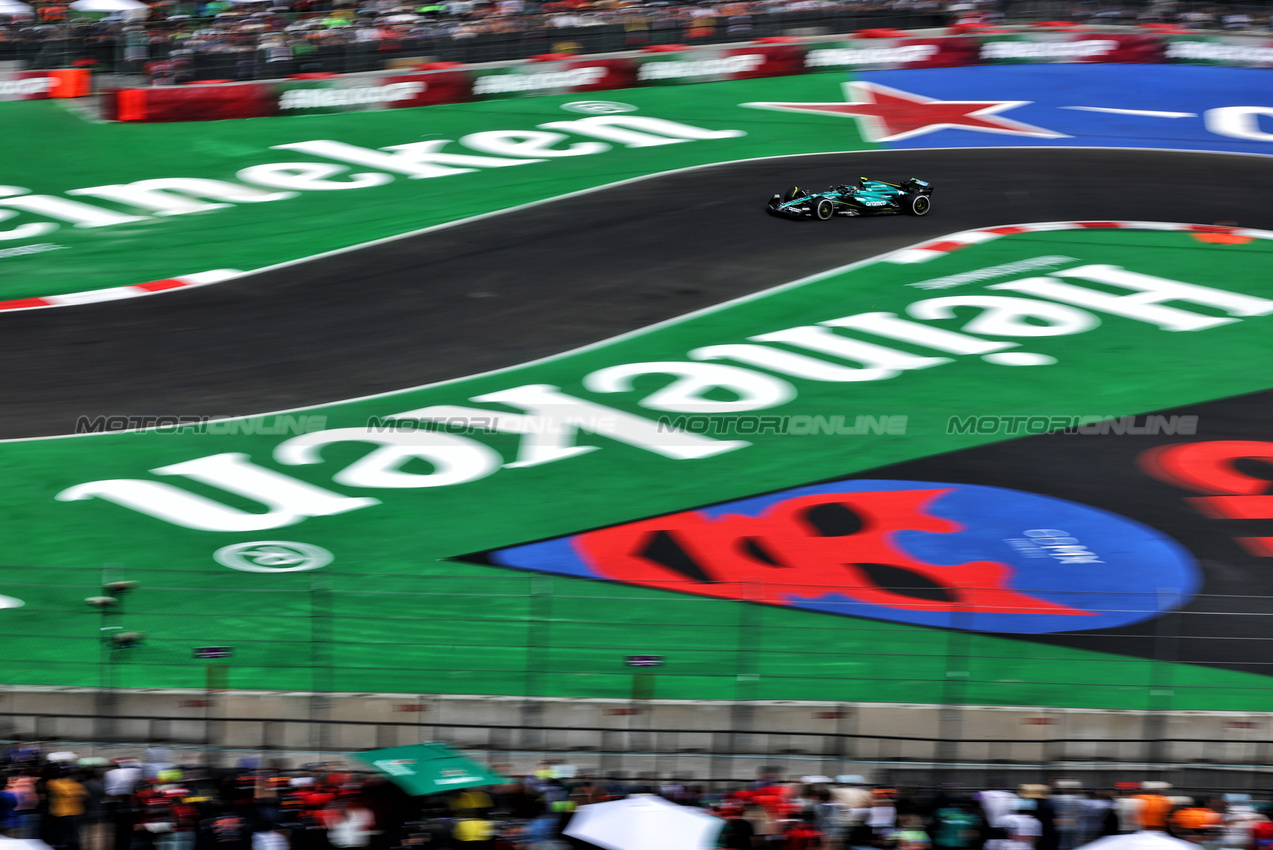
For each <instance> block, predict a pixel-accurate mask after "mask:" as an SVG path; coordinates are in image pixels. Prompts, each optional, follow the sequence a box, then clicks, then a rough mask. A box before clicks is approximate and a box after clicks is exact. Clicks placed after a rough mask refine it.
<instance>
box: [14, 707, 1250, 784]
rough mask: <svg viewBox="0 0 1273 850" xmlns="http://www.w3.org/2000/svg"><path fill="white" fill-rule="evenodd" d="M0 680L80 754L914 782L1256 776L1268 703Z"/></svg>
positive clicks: (22, 725)
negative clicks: (750, 697)
mask: <svg viewBox="0 0 1273 850" xmlns="http://www.w3.org/2000/svg"><path fill="white" fill-rule="evenodd" d="M0 696H2V698H0V740H9V741H41V742H44V743H46V744H49V745H55V746H56V747H57V748H59V749H64V748H66V747H70V748H71V749H74V750H75V751H76V752H78V753H79V754H80V755H82V756H84V755H107V756H111V755H118V754H120V752H121V751H122V750H128V749H129V748H130V747H131V748H138V747H144V746H150V745H155V744H164V745H169V746H173V747H176V748H178V749H180V750H182V751H183V752H184V753H185V755H184V759H185V760H187V761H212V762H214V763H216V762H225V761H227V760H229V761H233V760H235V759H237V758H242V757H245V756H256V757H266V758H268V757H275V756H279V755H287V756H289V757H290V758H291V759H293V760H299V761H332V760H339V759H341V758H342V757H343V754H345V753H349V752H355V751H360V750H368V749H377V748H381V747H391V746H399V745H403V744H410V743H415V742H419V741H428V740H443V741H447V742H448V743H451V744H453V745H455V746H457V747H460V748H463V749H466V750H469V751H471V752H475V753H481V754H483V757H484V758H486V759H487V760H489V761H491V762H497V763H505V764H509V765H510V766H511V767H512V769H515V770H517V771H519V772H525V771H529V770H530V769H532V768H533V767H535V766H536V765H538V764H540V763H541V762H543V761H544V760H553V761H559V762H564V763H570V764H573V765H576V766H577V767H578V768H579V770H581V771H582V772H585V773H592V774H605V773H611V772H613V771H623V772H626V773H628V774H629V775H636V774H656V775H659V776H664V777H680V778H692V779H700V780H712V781H725V782H739V781H746V780H748V779H750V778H752V777H753V776H754V775H755V773H756V770H757V768H758V767H760V766H762V765H775V766H778V767H780V768H782V770H783V771H784V772H786V773H788V774H792V775H807V774H826V775H831V776H835V775H840V774H863V775H871V776H873V777H874V778H875V779H876V781H895V780H896V779H897V778H898V777H899V776H909V777H911V780H912V781H915V782H917V783H920V784H923V783H925V782H928V781H935V780H939V779H941V778H943V777H947V778H949V776H950V775H954V774H957V775H959V776H960V777H961V779H962V781H964V782H967V783H969V784H982V785H988V786H990V785H995V784H1001V783H1006V782H1007V781H1008V780H1009V779H1010V778H1012V777H1016V778H1017V779H1013V780H1012V781H1018V780H1020V781H1029V779H1030V778H1032V777H1035V776H1039V775H1044V774H1046V775H1051V776H1055V775H1069V776H1078V777H1081V778H1083V779H1084V781H1085V782H1086V783H1087V784H1088V785H1089V787H1098V786H1101V785H1106V786H1108V785H1109V784H1111V783H1112V781H1113V780H1114V779H1116V778H1121V779H1126V778H1129V777H1130V778H1146V777H1150V776H1152V777H1156V778H1166V779H1168V781H1172V782H1173V784H1175V785H1176V786H1177V787H1179V788H1187V787H1193V788H1204V789H1216V788H1223V789H1228V790H1248V791H1249V790H1260V789H1264V788H1266V787H1270V785H1269V783H1271V782H1273V767H1270V762H1271V761H1273V714H1269V713H1261V714H1246V713H1236V712H1140V711H1121V712H1111V711H1092V710H1077V709H1058V708H1037V707H1003V706H999V707H994V706H961V707H958V708H954V707H950V706H935V705H905V706H900V705H889V704H869V703H831V702H807V701H806V702H796V701H792V702H769V703H743V702H715V701H675V700H641V699H633V700H575V699H526V698H523V697H490V696H442V695H415V694H314V693H299V692H295V693H268V692H230V691H226V692H217V691H157V692H156V691H129V692H115V693H113V694H109V695H106V694H103V692H101V691H97V690H93V689H17V688H15V689H9V690H7V691H6V692H4V693H3V694H2V695H0ZM104 697H108V698H106V699H104ZM903 709H904V710H903Z"/></svg>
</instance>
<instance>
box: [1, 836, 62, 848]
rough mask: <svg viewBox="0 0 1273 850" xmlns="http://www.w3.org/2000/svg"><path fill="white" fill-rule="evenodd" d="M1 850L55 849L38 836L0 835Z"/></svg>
mask: <svg viewBox="0 0 1273 850" xmlns="http://www.w3.org/2000/svg"><path fill="white" fill-rule="evenodd" d="M0 850H53V848H52V847H50V846H49V845H47V844H45V843H44V842H43V841H41V840H40V839H38V838H3V837H0Z"/></svg>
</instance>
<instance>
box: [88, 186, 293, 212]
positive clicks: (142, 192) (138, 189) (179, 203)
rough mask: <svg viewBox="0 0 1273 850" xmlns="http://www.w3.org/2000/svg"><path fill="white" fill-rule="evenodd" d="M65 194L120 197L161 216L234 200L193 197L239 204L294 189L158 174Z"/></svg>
mask: <svg viewBox="0 0 1273 850" xmlns="http://www.w3.org/2000/svg"><path fill="white" fill-rule="evenodd" d="M66 194H68V195H77V196H79V195H88V196H89V197H93V198H102V199H103V200H107V201H119V202H120V203H123V204H128V205H130V206H134V207H137V208H139V209H144V210H149V211H151V212H152V213H153V214H154V215H162V216H167V215H186V214H187V213H197V212H207V211H208V210H221V209H225V208H226V207H230V206H233V205H234V204H233V203H211V204H210V203H207V202H205V201H196V200H193V198H216V199H217V200H219V201H232V202H234V203H239V204H259V203H263V202H265V201H283V200H286V199H288V198H294V197H296V193H295V192H263V191H261V190H260V189H253V188H252V187H250V186H243V185H240V184H238V183H227V182H226V181H224V180H206V179H203V178H199V177H161V178H158V179H154V180H138V181H137V182H135V183H123V184H118V185H113V186H90V187H89V188H87V189H71V190H70V191H69V192H67V193H66Z"/></svg>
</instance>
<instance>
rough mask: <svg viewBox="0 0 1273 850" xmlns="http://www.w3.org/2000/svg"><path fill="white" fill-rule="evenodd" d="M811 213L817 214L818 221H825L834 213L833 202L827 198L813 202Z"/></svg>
mask: <svg viewBox="0 0 1273 850" xmlns="http://www.w3.org/2000/svg"><path fill="white" fill-rule="evenodd" d="M813 214H814V215H815V216H817V219H818V221H826V220H827V219H829V218H831V216H833V215H835V204H833V203H831V201H830V200H829V199H827V198H823V199H822V200H820V201H818V202H817V203H816V204H814V207H813Z"/></svg>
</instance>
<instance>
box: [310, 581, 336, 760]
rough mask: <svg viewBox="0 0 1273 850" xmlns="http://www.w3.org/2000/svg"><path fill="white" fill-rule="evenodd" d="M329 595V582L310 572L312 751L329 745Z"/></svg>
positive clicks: (330, 611)
mask: <svg viewBox="0 0 1273 850" xmlns="http://www.w3.org/2000/svg"><path fill="white" fill-rule="evenodd" d="M331 597H332V594H331V581H330V579H329V577H328V576H326V575H323V574H322V573H310V585H309V605H310V609H309V613H310V617H309V628H310V689H311V695H310V699H309V720H310V724H309V741H310V746H311V747H312V748H313V749H314V751H315V752H319V753H321V752H324V751H326V750H327V749H328V748H329V747H330V746H331V735H330V729H329V728H328V721H329V719H330V718H329V716H328V715H329V713H330V709H331V698H330V696H329V694H330V693H331V692H332V690H334V688H333V686H332V674H333V669H332V654H333V647H332V640H333V635H332V610H331V606H332V598H331Z"/></svg>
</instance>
